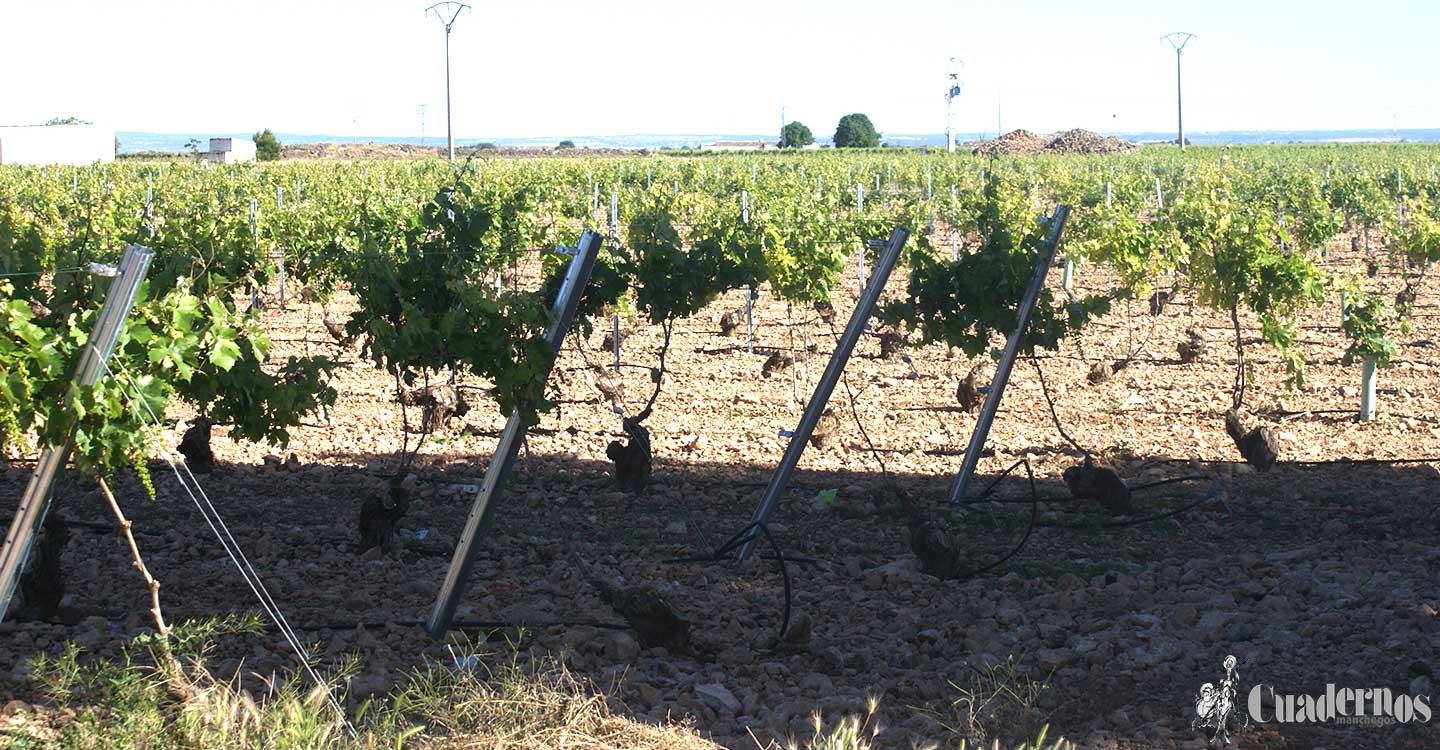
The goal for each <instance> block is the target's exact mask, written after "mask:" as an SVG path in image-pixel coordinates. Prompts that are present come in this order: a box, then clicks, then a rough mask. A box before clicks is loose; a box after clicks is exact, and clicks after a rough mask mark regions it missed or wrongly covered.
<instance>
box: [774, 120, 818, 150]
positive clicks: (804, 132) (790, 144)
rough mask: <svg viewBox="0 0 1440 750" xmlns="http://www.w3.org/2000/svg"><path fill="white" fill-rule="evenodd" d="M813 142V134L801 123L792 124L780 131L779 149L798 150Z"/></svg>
mask: <svg viewBox="0 0 1440 750" xmlns="http://www.w3.org/2000/svg"><path fill="white" fill-rule="evenodd" d="M814 142H815V134H814V133H811V132H810V128H808V127H806V126H805V123H803V122H799V121H796V122H792V123H790V124H789V125H786V126H785V129H784V130H781V131H780V146H781V148H800V147H801V146H809V145H810V144H812V143H814Z"/></svg>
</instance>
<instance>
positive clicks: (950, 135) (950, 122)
mask: <svg viewBox="0 0 1440 750" xmlns="http://www.w3.org/2000/svg"><path fill="white" fill-rule="evenodd" d="M963 67H965V62H964V61H963V60H959V59H957V58H954V57H952V58H950V86H949V88H947V89H945V153H947V154H953V153H955V100H956V99H958V98H960V69H961V68H963Z"/></svg>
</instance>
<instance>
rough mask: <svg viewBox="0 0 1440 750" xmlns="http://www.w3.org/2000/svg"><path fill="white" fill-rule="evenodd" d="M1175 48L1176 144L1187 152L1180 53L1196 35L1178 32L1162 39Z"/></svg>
mask: <svg viewBox="0 0 1440 750" xmlns="http://www.w3.org/2000/svg"><path fill="white" fill-rule="evenodd" d="M1160 38H1161V39H1164V40H1165V41H1167V42H1169V43H1170V46H1171V47H1174V48H1175V127H1176V129H1177V130H1178V131H1179V132H1178V133H1177V135H1176V142H1177V143H1179V144H1180V150H1181V151H1184V150H1185V109H1184V106H1183V100H1182V99H1181V97H1180V53H1181V51H1183V50H1184V49H1185V45H1187V44H1189V43H1190V40H1191V39H1194V38H1195V35H1194V34H1191V33H1190V32H1188V31H1176V32H1174V33H1171V34H1166V35H1165V36H1162V37H1160Z"/></svg>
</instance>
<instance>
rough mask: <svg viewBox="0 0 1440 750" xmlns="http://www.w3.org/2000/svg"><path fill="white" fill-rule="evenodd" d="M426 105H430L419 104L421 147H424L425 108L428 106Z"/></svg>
mask: <svg viewBox="0 0 1440 750" xmlns="http://www.w3.org/2000/svg"><path fill="white" fill-rule="evenodd" d="M428 106H430V105H428V104H421V105H420V147H421V148H424V147H425V108H426V107H428Z"/></svg>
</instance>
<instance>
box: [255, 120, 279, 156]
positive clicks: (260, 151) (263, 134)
mask: <svg viewBox="0 0 1440 750" xmlns="http://www.w3.org/2000/svg"><path fill="white" fill-rule="evenodd" d="M254 141H255V158H256V159H257V160H259V161H278V160H279V159H280V139H279V138H276V137H275V134H274V133H272V132H270V128H265V129H264V130H262V131H260V132H258V133H256V134H255V138H254Z"/></svg>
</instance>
